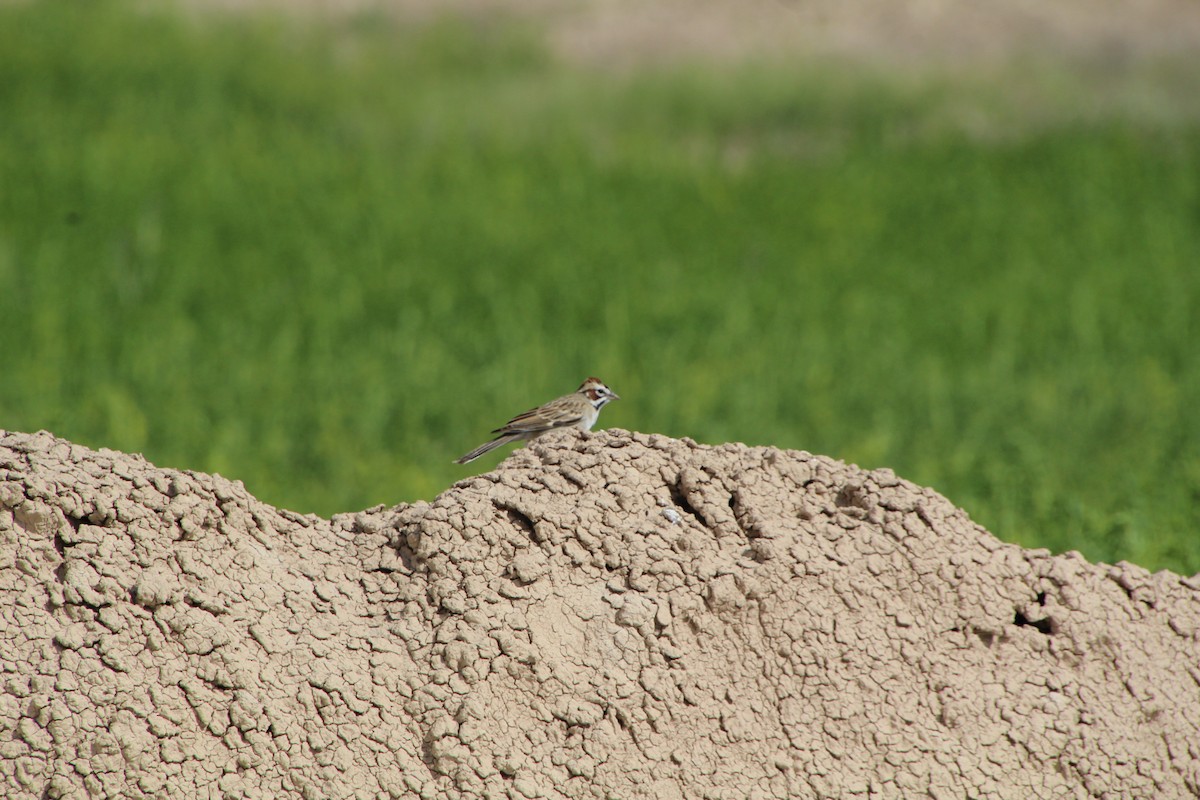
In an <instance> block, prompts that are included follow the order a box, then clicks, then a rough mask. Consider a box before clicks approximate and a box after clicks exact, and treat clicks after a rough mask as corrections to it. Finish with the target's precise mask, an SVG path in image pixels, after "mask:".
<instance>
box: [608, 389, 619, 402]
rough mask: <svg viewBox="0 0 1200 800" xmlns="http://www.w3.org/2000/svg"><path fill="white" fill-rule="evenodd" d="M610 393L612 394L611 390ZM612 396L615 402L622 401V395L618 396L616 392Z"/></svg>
mask: <svg viewBox="0 0 1200 800" xmlns="http://www.w3.org/2000/svg"><path fill="white" fill-rule="evenodd" d="M609 391H610V392H612V389H609ZM612 396H613V398H612V399H613V400H620V399H621V395H619V394H617V393H616V392H613V393H612Z"/></svg>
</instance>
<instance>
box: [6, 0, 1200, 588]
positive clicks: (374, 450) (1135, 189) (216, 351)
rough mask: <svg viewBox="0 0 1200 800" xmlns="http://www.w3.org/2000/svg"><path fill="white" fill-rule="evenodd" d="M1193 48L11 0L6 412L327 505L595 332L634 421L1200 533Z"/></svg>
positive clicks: (1127, 542) (93, 442)
mask: <svg viewBox="0 0 1200 800" xmlns="http://www.w3.org/2000/svg"><path fill="white" fill-rule="evenodd" d="M1191 66H1194V65H1191ZM1162 70H1163V71H1162V73H1161V74H1155V75H1148V76H1145V77H1144V79H1139V80H1135V81H1133V82H1132V83H1131V84H1129V85H1125V84H1121V83H1120V82H1117V81H1114V80H1110V79H1109V78H1108V77H1106V76H1103V75H1101V76H1100V77H1099V78H1098V79H1097V81H1096V82H1095V83H1093V84H1088V82H1087V81H1086V80H1084V81H1080V80H1078V79H1076V78H1074V77H1071V76H1070V75H1068V74H1067V73H1062V72H1056V71H1054V70H1052V69H1048V68H1047V69H1042V68H1041V67H1039V66H1038V65H1032V66H1030V67H1028V69H1027V70H1026V71H1025V72H1022V73H1020V75H1018V76H1016V77H1013V78H1011V79H1010V80H1009V81H1008V82H1005V81H999V80H996V79H995V78H994V77H992V78H981V77H971V76H962V75H957V76H950V75H937V74H929V73H925V74H919V75H916V74H910V75H907V76H905V75H890V76H888V75H884V74H882V73H878V72H877V73H870V72H869V71H866V70H859V71H855V70H848V69H844V68H841V67H835V66H830V65H826V66H824V67H822V66H818V65H813V64H807V65H805V64H784V63H773V64H768V63H759V64H757V65H754V64H747V65H742V66H737V67H729V66H728V65H725V66H716V65H711V66H708V67H705V66H703V65H696V64H693V65H687V66H686V67H685V66H679V65H676V66H673V67H672V66H664V67H660V68H653V69H643V70H635V71H633V72H628V71H627V72H621V73H616V72H613V73H607V74H606V73H604V72H602V71H598V70H594V69H591V70H589V69H585V68H582V67H577V66H576V67H572V66H569V65H565V64H562V63H559V62H558V61H556V60H555V58H553V57H552V56H551V55H550V53H549V50H548V49H547V48H545V47H544V46H543V45H542V41H541V38H540V35H539V32H538V31H537V30H536V29H534V28H531V27H530V26H529V25H527V24H517V23H512V24H505V23H504V22H503V21H502V20H498V19H490V20H488V21H487V22H486V24H485V23H484V22H481V21H479V20H475V21H472V20H449V19H447V20H441V21H436V22H432V23H429V24H423V25H419V26H413V25H403V24H400V23H398V22H396V21H395V20H389V19H388V18H386V17H383V16H379V15H370V14H361V15H348V16H346V17H345V18H344V19H340V20H336V21H329V20H326V21H324V22H323V23H322V24H319V25H318V24H313V23H309V22H305V21H303V20H297V19H287V18H283V17H271V16H254V15H249V16H247V15H241V16H237V17H227V16H222V15H219V14H213V15H200V16H196V15H193V16H191V17H185V16H181V15H177V14H172V13H169V12H166V11H159V12H147V11H145V10H144V9H143V10H140V11H139V10H134V9H133V7H131V6H129V5H126V4H122V3H113V2H97V3H90V4H85V3H70V2H43V3H32V4H17V5H8V4H5V5H0V352H2V353H3V359H4V361H3V378H2V379H0V428H7V429H10V430H25V431H33V430H37V429H41V428H46V429H49V430H51V431H53V432H54V433H56V434H58V435H61V436H65V437H67V438H69V439H72V440H74V441H77V442H80V443H83V444H86V445H89V446H92V447H111V448H115V449H120V450H126V451H137V452H143V453H145V455H146V456H147V457H148V458H149V459H150V460H152V461H154V462H156V463H158V464H160V465H163V466H171V467H177V468H187V469H197V470H204V471H210V472H212V471H215V472H220V473H222V474H223V475H226V476H227V477H232V478H238V479H241V480H243V481H245V483H246V485H247V487H248V488H249V489H250V490H251V491H252V492H254V493H255V494H256V495H258V496H259V497H261V498H262V499H264V500H266V501H268V502H271V503H274V504H277V505H282V506H286V507H289V508H292V509H295V510H298V511H304V512H318V513H321V514H330V513H333V512H338V511H347V510H353V509H357V508H360V507H365V506H368V505H371V504H375V503H389V504H392V503H397V502H400V501H407V500H414V499H418V498H431V497H432V496H433V495H435V494H436V493H437V492H439V491H441V490H442V489H444V488H445V487H446V486H448V485H449V484H450V483H451V482H453V481H454V480H456V479H458V478H460V477H463V476H464V475H466V474H469V472H470V471H471V470H483V469H487V468H489V467H490V466H491V465H492V464H494V463H495V462H496V461H498V460H499V456H490V457H488V458H486V459H485V460H481V461H480V462H478V463H476V464H472V465H470V466H469V467H467V468H461V467H457V466H455V465H453V464H451V460H452V459H453V458H455V457H456V456H458V455H460V454H461V453H462V452H465V451H466V450H467V449H469V448H470V447H472V446H474V445H476V444H478V443H479V442H481V441H483V440H484V439H485V438H486V437H487V432H488V431H489V430H490V429H491V428H493V427H495V426H496V425H498V424H499V423H501V422H503V421H504V420H505V419H507V418H508V417H509V416H511V415H512V414H514V413H517V412H519V411H522V410H524V409H525V408H528V407H530V406H532V405H536V404H537V403H540V402H542V401H544V400H546V399H549V398H550V397H553V396H556V395H558V394H562V393H565V392H567V391H570V390H572V389H574V388H575V386H576V385H577V384H578V383H579V381H581V380H582V379H583V378H584V377H586V376H587V375H591V374H596V375H599V376H601V377H602V378H603V379H604V380H606V381H607V382H608V383H609V384H610V385H611V386H612V387H613V388H614V389H615V390H616V391H617V392H619V393H620V394H621V395H622V397H623V398H624V399H623V400H622V401H621V402H619V403H617V404H615V405H613V406H610V407H609V408H608V409H607V410H606V411H605V412H604V416H603V419H602V424H601V427H624V428H631V429H635V430H640V431H646V432H661V433H665V434H669V435H672V436H691V437H693V438H695V439H697V440H699V441H702V442H710V443H719V442H724V441H731V440H736V441H744V442H747V443H751V444H765V445H776V446H779V447H785V448H797V449H805V450H810V451H813V452H818V453H824V454H829V455H832V456H834V457H837V458H840V459H844V460H847V461H852V462H856V463H859V464H861V465H863V466H866V467H879V466H887V467H891V468H893V469H895V470H896V471H897V472H898V473H899V474H900V475H902V476H904V477H906V478H909V479H911V480H914V481H917V482H919V483H922V484H927V485H930V486H933V487H935V488H936V489H938V490H939V491H941V492H942V493H944V494H945V495H947V496H948V497H949V498H950V499H951V500H952V501H953V502H955V503H957V504H958V505H960V506H962V507H964V508H966V509H967V510H968V511H969V512H970V513H971V514H972V516H973V517H974V518H975V519H976V520H977V521H979V522H980V523H981V524H983V525H985V526H986V527H988V528H989V529H990V530H992V531H993V532H994V533H996V534H997V535H998V536H1000V537H1001V538H1003V539H1005V540H1008V541H1014V542H1018V543H1021V544H1023V545H1026V546H1044V547H1049V548H1052V549H1054V550H1056V551H1060V550H1066V549H1078V550H1081V551H1082V552H1083V553H1084V554H1085V555H1086V556H1088V557H1089V558H1091V559H1093V560H1106V561H1115V560H1119V559H1127V560H1131V561H1134V562H1137V563H1140V564H1142V565H1144V566H1147V567H1149V568H1152V569H1157V568H1171V569H1174V570H1176V571H1179V572H1182V573H1184V574H1190V573H1194V572H1196V571H1198V570H1200V544H1198V541H1200V421H1198V419H1197V409H1200V357H1198V355H1197V342H1198V341H1200V324H1198V323H1197V309H1198V308H1200V124H1198V123H1197V119H1198V118H1200V117H1198V116H1197V115H1196V114H1195V113H1194V112H1195V110H1196V109H1195V107H1180V106H1178V105H1173V103H1174V100H1162V99H1160V100H1155V97H1156V95H1155V91H1158V90H1163V89H1164V87H1166V88H1168V89H1169V88H1172V87H1173V88H1175V89H1178V88H1179V87H1180V86H1183V88H1184V90H1185V91H1183V92H1182V93H1177V94H1176V95H1173V96H1174V97H1178V96H1180V95H1182V96H1187V94H1188V91H1186V90H1188V89H1189V87H1188V86H1187V85H1186V84H1187V82H1188V81H1189V80H1191V81H1194V82H1195V83H1196V84H1197V85H1198V86H1200V80H1196V79H1195V78H1194V77H1190V76H1194V75H1195V74H1197V73H1196V72H1195V71H1190V69H1189V67H1187V66H1185V67H1183V68H1179V67H1172V66H1171V65H1165V66H1164V67H1163V68H1162ZM1030 76H1037V78H1038V82H1037V83H1036V85H1034V84H1031V83H1030V82H1029V78H1030ZM1097 86H1100V87H1102V88H1100V89H1098V88H1097ZM1147 87H1149V89H1150V90H1147ZM1014 89H1015V90H1014ZM1196 96H1200V92H1197V93H1196ZM1122 97H1126V98H1132V100H1131V101H1130V102H1122V101H1121V98H1122ZM1198 105H1200V103H1198ZM1185 106H1186V104H1185Z"/></svg>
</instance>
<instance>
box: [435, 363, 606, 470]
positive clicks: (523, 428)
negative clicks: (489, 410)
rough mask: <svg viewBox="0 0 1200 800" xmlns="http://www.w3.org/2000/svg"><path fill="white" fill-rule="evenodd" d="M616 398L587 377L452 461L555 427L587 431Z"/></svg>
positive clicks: (459, 461)
mask: <svg viewBox="0 0 1200 800" xmlns="http://www.w3.org/2000/svg"><path fill="white" fill-rule="evenodd" d="M620 399H621V398H620V396H618V395H617V393H616V392H614V391H613V390H612V389H609V388H608V387H607V386H605V385H604V382H603V381H601V380H600V379H599V378H588V379H587V380H586V381H584V382H583V383H582V384H581V385H580V387H579V389H578V390H577V391H575V392H574V393H573V394H568V395H563V396H562V397H559V398H558V399H556V400H551V401H550V402H549V403H546V404H545V405H543V406H538V407H537V408H532V409H530V410H529V411H526V412H525V413H524V414H518V415H517V416H515V417H513V418H512V419H510V420H509V421H508V422H506V423H505V424H504V425H502V426H501V427H499V428H497V429H496V430H494V431H492V433H494V434H497V435H496V438H495V439H493V440H492V441H490V442H487V443H486V444H481V445H479V447H476V448H475V449H474V450H472V451H471V452H469V453H467V454H466V455H465V456H463V457H462V458H459V459H456V460H455V462H454V463H455V464H466V463H467V462H469V461H474V460H475V459H477V458H479V457H480V456H481V455H483V454H484V453H487V452H489V451H491V450H495V449H496V448H497V447H502V446H503V445H506V444H508V443H510V442H520V441H524V440H526V439H536V438H537V437H539V436H541V435H542V434H543V433H545V432H546V431H553V430H558V429H559V428H579V430H581V431H590V430H591V429H592V426H593V425H595V424H596V419H597V418H598V417H599V416H600V409H602V408H604V407H605V406H606V405H608V404H609V403H611V402H612V401H613V400H620Z"/></svg>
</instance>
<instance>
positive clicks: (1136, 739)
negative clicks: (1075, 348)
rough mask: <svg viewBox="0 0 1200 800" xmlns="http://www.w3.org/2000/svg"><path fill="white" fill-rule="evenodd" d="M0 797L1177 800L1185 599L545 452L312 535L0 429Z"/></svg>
mask: <svg viewBox="0 0 1200 800" xmlns="http://www.w3.org/2000/svg"><path fill="white" fill-rule="evenodd" d="M0 609H2V611H0V668H2V669H3V672H4V674H3V684H2V687H3V688H2V690H0V729H2V732H0V794H3V795H4V796H5V797H14V798H15V797H30V798H34V797H37V798H42V797H84V796H87V797H99V798H110V797H111V798H116V797H134V796H136V797H141V796H155V797H164V798H169V797H198V796H221V797H272V798H274V797H303V798H343V797H361V798H384V797H398V798H410V797H420V798H426V799H427V800H428V799H431V798H477V797H488V798H522V797H528V798H538V797H541V798H719V797H724V798H734V797H737V798H743V797H752V798H787V797H790V798H817V797H822V798H851V797H918V796H920V797H925V796H928V797H932V798H952V797H953V798H962V797H973V798H1011V797H1062V798H1132V797H1164V798H1166V797H1171V798H1177V797H1198V796H1200V641H1198V637H1200V580H1197V579H1196V578H1192V579H1183V578H1181V577H1180V576H1178V575H1174V574H1171V573H1169V572H1162V573H1157V574H1153V575H1151V574H1149V573H1147V572H1146V571H1145V570H1142V569H1140V568H1139V567H1136V566H1134V565H1131V564H1118V565H1116V566H1107V565H1102V564H1090V563H1088V562H1087V561H1085V560H1084V559H1082V558H1081V557H1080V556H1078V555H1077V554H1073V553H1068V554H1065V555H1059V556H1052V555H1050V554H1049V553H1047V552H1045V551H1037V550H1032V551H1031V550H1023V549H1021V548H1019V547H1017V546H1014V545H1008V544H1003V543H1001V542H999V541H998V540H996V539H995V538H994V537H993V536H992V535H991V534H989V533H988V532H987V531H985V530H983V529H982V528H980V527H979V526H977V525H975V524H973V523H972V522H971V521H970V520H969V519H968V518H967V516H966V515H965V514H964V513H963V512H962V511H960V510H958V509H957V508H955V507H954V506H953V505H951V504H950V503H949V502H948V501H947V500H945V499H944V498H942V497H941V496H939V495H938V494H937V493H935V492H933V491H931V490H929V489H925V488H922V487H919V486H915V485H913V484H911V483H909V482H907V481H904V480H902V479H900V478H898V477H896V476H895V475H894V474H892V473H891V472H889V471H887V470H877V471H872V472H867V471H864V470H861V469H859V468H857V467H854V466H850V465H846V464H843V463H840V462H837V461H834V460H831V459H828V458H824V457H821V456H815V455H811V454H809V453H804V452H795V451H781V450H777V449H773V448H762V447H755V448H751V447H746V446H744V445H740V444H730V445H723V446H720V447H707V446H701V445H697V444H695V443H694V442H691V441H688V440H675V439H669V438H666V437H662V436H647V435H642V434H637V433H629V432H626V431H620V430H613V431H608V432H604V433H599V434H593V435H582V434H578V433H576V432H564V433H562V434H560V435H553V436H549V437H545V438H543V439H542V440H539V441H537V442H535V443H533V444H531V445H530V446H529V447H528V448H526V449H524V450H520V451H518V452H516V453H515V454H514V455H513V456H512V457H510V458H509V459H507V460H506V461H505V462H503V463H502V464H501V465H500V466H499V467H498V468H497V469H496V470H494V471H493V472H490V473H487V474H484V475H480V476H478V477H474V478H471V479H469V480H465V481H462V482H461V483H459V484H457V485H455V486H454V487H452V488H450V489H449V490H447V491H446V492H445V493H444V494H442V495H441V496H439V497H438V498H437V499H435V500H434V501H433V502H431V503H416V504H413V505H407V506H397V507H395V508H384V507H378V508H373V509H369V510H366V511H362V512H359V513H356V514H345V515H340V516H336V517H334V518H333V519H329V520H327V519H320V518H317V517H313V516H301V515H297V514H293V513H290V512H287V511H282V510H278V509H275V508H272V507H270V506H268V505H266V504H264V503H261V502H259V501H258V500H256V499H255V498H254V497H252V496H251V495H250V494H248V493H247V491H246V490H245V488H244V487H243V486H242V485H241V484H240V483H238V482H235V481H229V480H226V479H224V478H221V477H219V476H216V475H205V474H200V473H194V472H180V471H176V470H171V469H161V468H158V467H155V466H154V465H152V464H149V463H147V462H146V461H145V460H144V459H143V458H141V457H140V456H136V455H127V454H123V453H118V452H113V451H108V450H102V451H99V452H96V451H93V450H89V449H87V448H84V447H81V446H78V445H75V444H72V443H70V442H67V441H64V440H62V439H57V438H55V437H54V436H52V435H50V434H48V433H39V434H32V435H30V434H21V433H3V432H0Z"/></svg>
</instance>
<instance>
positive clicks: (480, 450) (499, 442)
mask: <svg viewBox="0 0 1200 800" xmlns="http://www.w3.org/2000/svg"><path fill="white" fill-rule="evenodd" d="M524 438H525V437H524V436H520V435H515V434H506V435H504V436H497V437H496V438H495V439H492V440H491V441H490V442H486V443H484V444H481V445H479V447H476V448H475V449H474V450H472V451H471V452H469V453H467V454H466V455H465V456H463V457H462V458H456V459H454V463H455V464H466V463H467V462H469V461H474V460H475V459H477V458H479V457H480V456H481V455H483V454H484V453H490V452H491V451H493V450H495V449H496V448H497V447H503V446H504V445H506V444H508V443H510V442H519V441H521V440H522V439H524Z"/></svg>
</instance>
